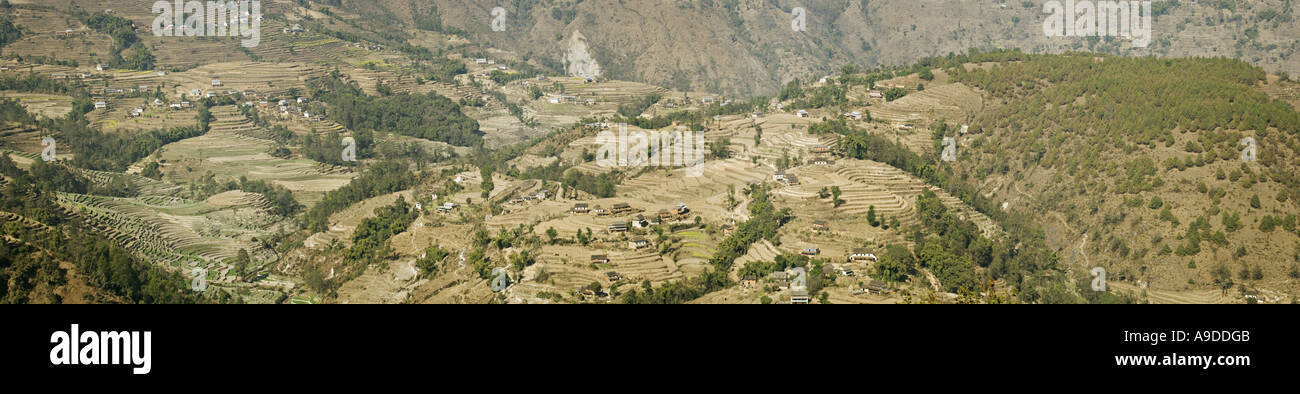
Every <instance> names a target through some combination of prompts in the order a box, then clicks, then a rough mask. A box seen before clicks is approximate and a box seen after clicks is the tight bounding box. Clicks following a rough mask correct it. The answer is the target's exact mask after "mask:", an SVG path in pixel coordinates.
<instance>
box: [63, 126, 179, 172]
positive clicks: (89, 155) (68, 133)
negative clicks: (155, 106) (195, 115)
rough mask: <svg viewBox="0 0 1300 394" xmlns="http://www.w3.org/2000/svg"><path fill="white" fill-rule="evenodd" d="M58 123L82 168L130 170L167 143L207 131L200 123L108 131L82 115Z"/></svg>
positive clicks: (64, 139) (76, 161)
mask: <svg viewBox="0 0 1300 394" xmlns="http://www.w3.org/2000/svg"><path fill="white" fill-rule="evenodd" d="M73 114H76V113H75V112H74V113H73ZM58 123H59V126H58V127H57V130H59V137H60V138H59V142H60V143H64V144H67V146H68V147H69V148H70V149H72V151H73V152H75V153H76V154H75V155H74V156H73V159H72V163H73V164H74V165H76V166H78V167H81V168H88V169H92V170H99V171H113V172H122V171H126V169H127V167H130V166H131V164H133V163H135V162H136V161H138V160H140V159H143V158H145V157H147V156H149V155H150V154H153V152H154V151H157V150H158V148H161V147H163V146H164V145H167V144H170V143H172V142H176V141H180V140H183V139H187V138H193V137H198V136H200V135H203V134H204V131H203V129H202V128H200V127H197V126H180V127H174V128H172V129H170V130H159V129H155V130H147V131H134V132H128V131H118V132H113V133H105V132H103V131H100V130H98V129H94V128H91V127H90V123H89V122H88V121H87V120H86V119H85V118H84V117H82V116H80V115H77V116H74V117H70V118H67V119H61V120H59V121H58Z"/></svg>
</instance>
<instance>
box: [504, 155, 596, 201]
mask: <svg viewBox="0 0 1300 394" xmlns="http://www.w3.org/2000/svg"><path fill="white" fill-rule="evenodd" d="M572 168H573V167H571V166H567V165H563V164H560V161H559V160H556V161H555V162H553V163H551V164H549V165H546V166H540V167H532V168H529V169H527V170H525V171H524V172H522V173H519V174H518V175H519V177H520V178H524V179H541V180H545V181H550V182H559V183H560V184H561V187H563V188H564V189H569V188H574V189H578V190H581V191H583V192H586V193H589V194H591V195H593V196H596V197H601V198H607V197H613V196H614V190H615V187H617V186H618V183H619V181H620V177H619V175H618V174H615V173H613V172H607V173H603V174H589V173H586V172H583V171H580V170H574V169H572Z"/></svg>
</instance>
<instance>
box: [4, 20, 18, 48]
mask: <svg viewBox="0 0 1300 394" xmlns="http://www.w3.org/2000/svg"><path fill="white" fill-rule="evenodd" d="M22 37H23V31H22V30H21V29H19V28H18V26H15V25H14V22H13V19H12V18H10V17H8V16H5V17H0V48H4V46H5V45H8V44H9V43H11V42H14V41H18V39H19V38H22Z"/></svg>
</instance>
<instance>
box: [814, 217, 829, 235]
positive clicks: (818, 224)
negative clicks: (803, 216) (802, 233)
mask: <svg viewBox="0 0 1300 394" xmlns="http://www.w3.org/2000/svg"><path fill="white" fill-rule="evenodd" d="M812 229H813V231H818V232H821V231H827V230H830V229H831V228H830V227H828V226H827V225H826V221H825V220H814V221H813V224H812Z"/></svg>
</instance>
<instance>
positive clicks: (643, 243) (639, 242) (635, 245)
mask: <svg viewBox="0 0 1300 394" xmlns="http://www.w3.org/2000/svg"><path fill="white" fill-rule="evenodd" d="M647 246H650V241H649V240H647V239H645V238H642V237H636V238H633V239H632V240H631V241H627V247H628V248H631V249H641V248H644V247H647Z"/></svg>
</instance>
